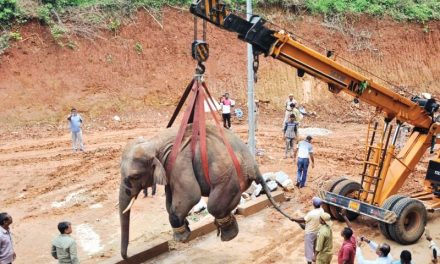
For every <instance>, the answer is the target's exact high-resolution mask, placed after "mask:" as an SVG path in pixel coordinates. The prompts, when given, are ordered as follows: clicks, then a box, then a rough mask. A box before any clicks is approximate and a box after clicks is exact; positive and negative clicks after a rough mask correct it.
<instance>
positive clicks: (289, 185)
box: [281, 179, 295, 191]
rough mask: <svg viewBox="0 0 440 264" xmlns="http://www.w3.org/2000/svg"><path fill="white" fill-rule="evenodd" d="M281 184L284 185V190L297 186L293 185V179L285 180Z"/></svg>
mask: <svg viewBox="0 0 440 264" xmlns="http://www.w3.org/2000/svg"><path fill="white" fill-rule="evenodd" d="M281 186H282V187H283V189H284V190H287V191H291V190H293V188H294V187H295V186H294V185H293V182H292V180H291V179H288V180H286V181H284V182H283V183H281Z"/></svg>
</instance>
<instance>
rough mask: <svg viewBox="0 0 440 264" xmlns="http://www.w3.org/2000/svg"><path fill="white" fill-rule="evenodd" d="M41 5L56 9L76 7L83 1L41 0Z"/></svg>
mask: <svg viewBox="0 0 440 264" xmlns="http://www.w3.org/2000/svg"><path fill="white" fill-rule="evenodd" d="M41 2H42V3H43V4H51V5H52V6H56V7H66V6H77V5H80V4H81V3H82V2H83V1H81V0H42V1H41Z"/></svg>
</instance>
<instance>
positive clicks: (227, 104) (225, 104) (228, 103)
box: [220, 93, 235, 129]
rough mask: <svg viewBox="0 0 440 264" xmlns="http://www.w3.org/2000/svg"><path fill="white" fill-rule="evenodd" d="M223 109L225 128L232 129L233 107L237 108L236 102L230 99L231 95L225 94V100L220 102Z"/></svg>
mask: <svg viewBox="0 0 440 264" xmlns="http://www.w3.org/2000/svg"><path fill="white" fill-rule="evenodd" d="M220 106H221V107H222V117H223V126H224V127H225V128H227V129H230V128H231V107H234V106H235V101H234V100H232V99H230V98H229V93H225V96H224V98H222V101H221V102H220Z"/></svg>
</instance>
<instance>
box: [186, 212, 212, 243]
mask: <svg viewBox="0 0 440 264" xmlns="http://www.w3.org/2000/svg"><path fill="white" fill-rule="evenodd" d="M211 218H212V217H211ZM189 227H190V229H191V235H189V238H188V241H191V240H193V239H196V238H198V237H201V236H204V235H206V234H208V233H211V232H212V231H214V230H216V229H217V227H216V226H215V224H214V221H213V220H212V219H211V220H209V222H208V223H206V222H205V223H195V224H194V227H192V226H191V225H190V226H189Z"/></svg>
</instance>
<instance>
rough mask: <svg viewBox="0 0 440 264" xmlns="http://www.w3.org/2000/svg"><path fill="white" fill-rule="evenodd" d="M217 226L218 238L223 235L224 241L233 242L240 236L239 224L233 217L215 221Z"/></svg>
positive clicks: (229, 216)
mask: <svg viewBox="0 0 440 264" xmlns="http://www.w3.org/2000/svg"><path fill="white" fill-rule="evenodd" d="M215 225H216V226H217V236H219V235H220V234H221V239H222V241H229V240H232V239H234V238H235V237H236V236H237V235H238V224H237V220H236V219H235V217H234V216H233V215H228V216H226V217H225V218H221V219H215Z"/></svg>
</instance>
